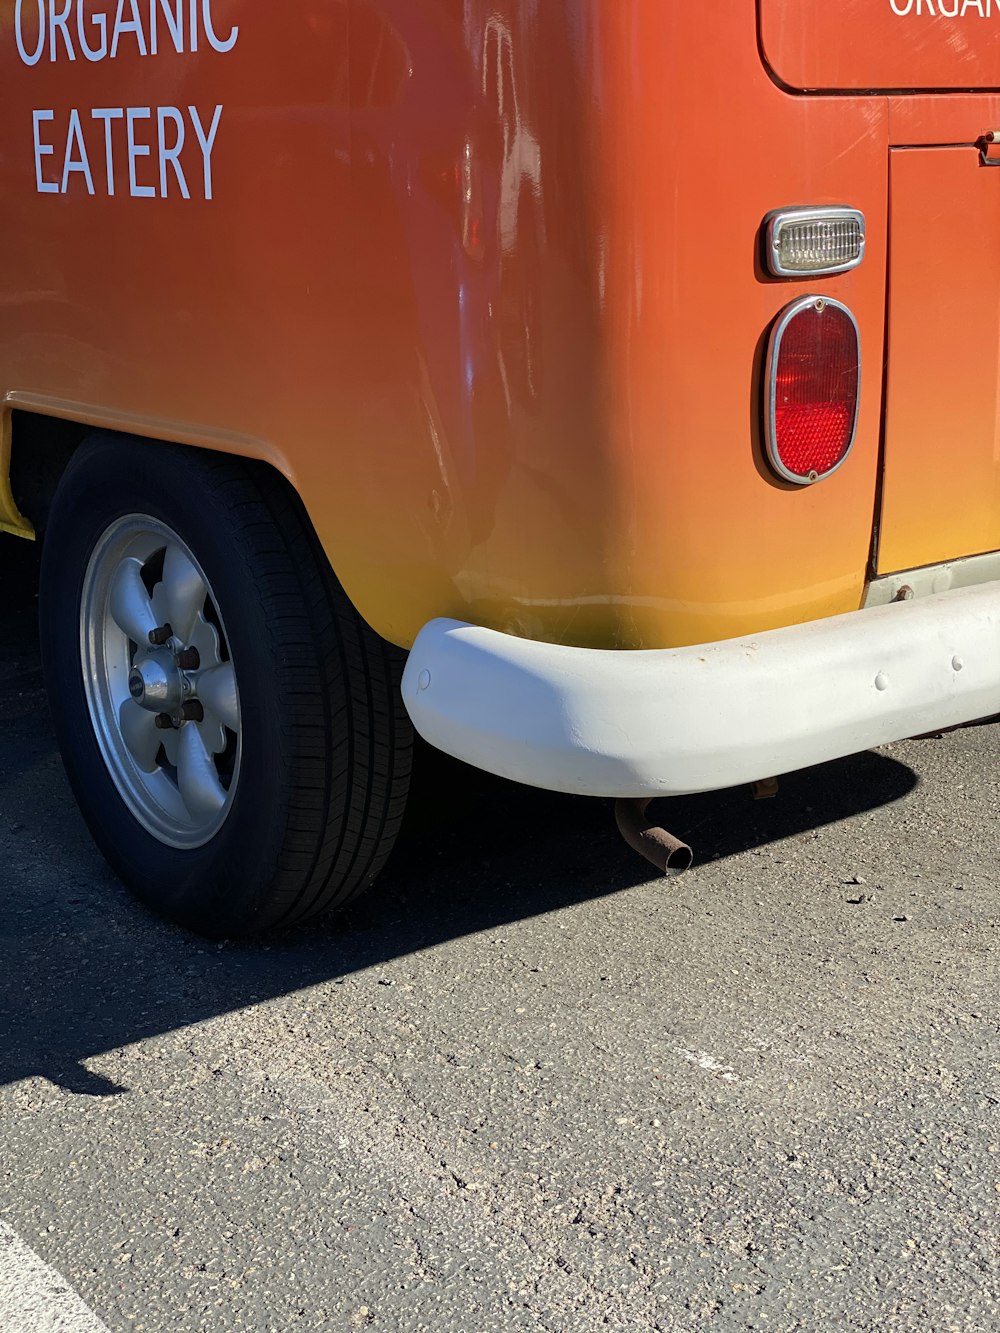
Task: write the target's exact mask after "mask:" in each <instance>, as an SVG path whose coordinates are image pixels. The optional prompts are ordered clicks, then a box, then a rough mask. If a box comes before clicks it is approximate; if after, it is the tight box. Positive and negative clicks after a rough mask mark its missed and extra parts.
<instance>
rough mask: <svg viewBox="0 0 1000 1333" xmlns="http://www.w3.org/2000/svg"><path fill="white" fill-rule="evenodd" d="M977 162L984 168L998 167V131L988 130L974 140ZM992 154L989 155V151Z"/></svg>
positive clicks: (999, 148) (999, 160) (999, 158)
mask: <svg viewBox="0 0 1000 1333" xmlns="http://www.w3.org/2000/svg"><path fill="white" fill-rule="evenodd" d="M976 147H977V148H978V149H979V160H980V162H981V163H982V164H983V166H984V167H1000V130H988V131H987V132H986V134H981V135H980V136H979V138H978V139H977V140H976ZM991 149H993V150H994V153H993V154H991V152H990V150H991Z"/></svg>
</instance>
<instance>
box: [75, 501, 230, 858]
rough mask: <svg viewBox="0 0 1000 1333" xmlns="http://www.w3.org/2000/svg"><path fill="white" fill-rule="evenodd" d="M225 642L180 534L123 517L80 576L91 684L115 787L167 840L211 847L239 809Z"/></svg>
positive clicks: (87, 684) (87, 685)
mask: <svg viewBox="0 0 1000 1333" xmlns="http://www.w3.org/2000/svg"><path fill="white" fill-rule="evenodd" d="M167 630H169V634H168V633H167ZM160 640H162V642H160ZM229 642H230V641H229V638H228V636H227V634H226V630H225V625H224V623H223V620H222V612H221V608H220V607H219V604H218V602H217V601H216V599H215V596H214V594H213V592H212V588H211V585H210V584H209V582H208V579H207V578H206V577H205V574H204V571H203V570H202V568H201V566H200V565H199V564H198V562H197V560H196V559H195V557H194V556H193V555H192V553H191V551H190V550H189V548H188V547H187V545H186V544H185V542H184V541H183V540H182V539H181V538H180V537H179V536H178V535H177V533H176V532H174V531H173V529H172V528H170V527H168V526H167V525H166V524H165V523H161V522H160V521H159V520H158V519H155V518H149V517H147V516H146V515H141V514H133V515H129V516H128V517H126V518H120V519H118V520H116V522H114V523H113V524H112V525H111V527H109V528H108V529H107V531H106V532H105V533H104V535H103V536H102V537H101V539H100V541H99V542H98V543H97V546H96V547H95V549H94V553H93V555H92V556H91V558H90V563H89V564H88V566H87V572H86V574H85V575H84V580H83V597H82V599H81V605H80V655H81V665H82V668H83V683H84V689H85V692H86V697H87V706H88V708H89V711H90V720H91V723H92V724H93V728H94V734H95V736H96V738H97V743H98V745H99V747H100V750H101V754H102V756H103V758H104V762H105V763H106V764H107V767H108V770H109V772H110V773H111V776H112V778H113V779H114V782H115V786H116V787H117V789H118V792H119V794H120V795H121V797H122V799H123V800H124V801H125V804H126V805H127V806H128V808H129V810H130V811H131V812H132V814H133V815H134V816H135V818H136V819H137V820H138V821H139V823H140V824H141V825H142V826H143V828H145V829H146V831H147V832H148V833H151V834H152V835H153V837H155V838H157V839H158V840H159V841H160V842H162V843H165V844H166V845H167V846H169V847H177V848H182V849H187V850H191V849H194V848H196V847H203V846H204V845H205V844H206V843H207V842H210V841H211V839H212V838H213V837H215V835H216V834H217V833H218V831H219V829H221V828H222V825H223V824H224V823H225V821H226V818H227V816H228V815H229V812H230V810H231V809H232V805H233V799H234V797H235V794H236V788H237V784H238V780H239V772H240V760H241V755H242V727H241V714H240V699H239V691H238V689H237V684H236V672H235V668H234V665H233V662H232V657H231V654H230V650H229Z"/></svg>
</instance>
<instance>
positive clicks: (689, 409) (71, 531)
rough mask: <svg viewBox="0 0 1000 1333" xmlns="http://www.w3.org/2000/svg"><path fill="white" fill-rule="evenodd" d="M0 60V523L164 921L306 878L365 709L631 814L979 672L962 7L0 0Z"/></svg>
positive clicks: (983, 467) (376, 749) (401, 774)
mask: <svg viewBox="0 0 1000 1333" xmlns="http://www.w3.org/2000/svg"><path fill="white" fill-rule="evenodd" d="M0 89H2V93H0V96H2V107H3V115H2V117H0V191H2V201H3V202H2V205H0V395H2V404H3V414H2V418H0V430H2V433H0V527H2V528H3V529H4V530H5V531H7V532H9V533H13V534H16V535H19V536H22V537H28V538H30V537H33V536H36V535H41V536H42V537H43V538H44V544H43V555H42V584H41V592H40V599H41V628H42V643H43V655H44V662H45V671H46V678H47V686H48V690H49V694H50V698H51V705H52V712H53V716H54V720H55V726H56V730H57V734H58V738H59V743H60V746H61V748H62V751H63V754H64V757H65V762H66V768H67V771H68V773H69V776H70V780H71V782H72V784H73V787H74V790H75V792H76V795H77V797H78V799H79V801H80V804H81V806H82V808H83V811H84V814H85V816H86V818H87V820H88V823H89V825H90V827H91V829H92V830H93V833H94V836H95V838H96V839H97V842H98V843H99V844H100V846H101V848H102V849H103V851H104V853H105V854H106V856H107V857H108V859H109V860H110V862H111V863H112V865H113V866H114V867H115V868H116V869H117V870H118V871H119V873H120V874H121V875H122V877H123V878H124V879H125V880H126V881H127V882H128V883H129V884H130V885H131V886H132V887H133V889H135V890H136V891H137V892H138V893H139V894H140V895H142V896H143V897H144V898H146V899H147V900H148V901H149V902H151V903H152V904H154V905H155V906H157V907H158V908H159V909H160V910H162V911H164V912H166V913H168V914H169V915H171V916H173V917H174V918H176V919H179V920H181V921H184V922H186V923H188V924H190V925H193V926H195V927H197V928H199V929H202V930H205V931H208V932H214V933H219V934H230V933H234V932H237V931H245V930H253V929H260V928H265V927H267V926H270V925H273V924H276V923H284V922H291V921H295V920H300V919H303V918H306V917H308V916H310V915H312V914H315V913H317V912H319V911H321V910H326V909H329V908H331V907H335V906H337V905H339V904H341V903H343V902H344V901H346V900H347V899H348V898H349V897H350V896H351V895H352V894H353V893H355V892H356V891H357V890H358V889H359V888H361V887H363V886H364V885H365V884H367V883H368V882H369V881H370V880H371V879H372V877H373V876H374V874H375V873H376V872H377V870H378V868H379V866H380V865H381V863H382V862H383V860H384V858H385V856H386V855H387V853H388V850H389V847H390V846H391V843H392V840H393V836H394V834H395V832H396V830H397V827H398V825H399V821H400V818H401V813H402V809H403V804H404V800H405V793H406V786H407V781H408V774H409V759H410V753H411V739H412V732H411V727H415V728H416V730H417V731H418V732H420V733H421V734H422V735H423V736H424V737H426V738H427V739H428V740H429V741H430V742H432V743H433V744H434V745H437V746H439V747H441V748H442V749H444V750H446V751H448V752H450V753H451V754H453V755H455V756H458V757H459V758H461V759H464V760H467V761H469V762H470V763H472V764H475V765H479V766H480V767H482V768H484V769H487V770H491V771H492V772H494V773H498V774H501V775H504V776H507V777H509V778H513V779H516V780H518V781H521V782H526V783H532V784H535V785H537V786H541V787H548V788H553V789H557V790H562V791H568V792H578V793H589V794H593V795H600V796H604V797H614V798H618V799H619V800H620V801H622V802H623V803H628V802H632V803H638V804H632V805H628V804H623V805H622V806H621V807H620V809H621V811H622V812H623V815H622V817H623V823H625V824H626V825H629V826H633V827H632V831H633V833H634V832H635V831H636V830H635V827H634V826H636V825H637V824H639V823H640V822H641V821H639V813H641V810H642V808H643V803H644V802H646V801H648V800H649V798H651V797H654V796H660V795H670V794H673V793H681V792H694V791H705V790H711V789H715V788H722V787H726V786H730V785H733V784H736V783H743V782H750V781H755V780H758V779H763V778H767V777H769V776H771V775H774V774H777V773H781V772H786V771H789V770H792V769H796V768H800V767H802V766H804V765H809V764H814V763H817V762H819V761H822V760H826V759H830V758H833V757H834V756H839V755H844V754H847V753H851V752H854V751H857V750H860V749H864V748H866V747H868V746H872V745H877V744H879V743H882V742H886V741H891V740H893V739H896V738H900V737H904V736H908V735H912V734H915V733H919V732H926V731H928V730H930V729H932V728H940V727H944V726H952V725H956V724H960V723H963V722H966V721H969V720H971V719H975V718H981V717H984V716H988V715H992V714H994V713H996V712H998V711H1000V582H998V581H1000V431H998V424H1000V423H998V411H1000V313H998V312H1000V244H998V238H1000V171H996V170H994V169H993V168H994V167H995V165H997V162H998V161H1000V144H997V143H996V142H995V141H997V140H998V139H1000V0H843V2H842V3H840V4H830V3H828V2H826V0H797V2H796V3H795V4H790V3H786V0H757V3H756V4H755V3H754V0H717V2H716V3H715V4H712V5H706V4H693V3H690V0H283V2H282V3H281V4H271V5H263V4H260V5H255V6H248V5H241V4H238V3H236V0H0ZM400 650H404V651H405V655H406V665H405V672H404V673H403V674H402V676H401V678H400V670H401V667H402V663H403V659H404V652H401V651H400ZM640 831H641V829H640ZM674 850H675V851H676V850H677V849H674ZM671 854H672V853H671V849H670V845H669V842H668V843H667V844H665V847H664V853H663V856H664V860H665V859H666V857H667V856H668V855H671ZM680 854H681V859H683V857H684V851H683V849H680Z"/></svg>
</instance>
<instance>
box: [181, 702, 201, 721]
mask: <svg viewBox="0 0 1000 1333" xmlns="http://www.w3.org/2000/svg"><path fill="white" fill-rule="evenodd" d="M181 717H183V719H184V721H185V722H204V721H205V710H204V708H202V706H201V704H200V703H199V702H198V700H197V699H189V700H188V701H187V703H186V704H185V705H184V707H183V708H182V709H181Z"/></svg>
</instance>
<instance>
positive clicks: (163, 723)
mask: <svg viewBox="0 0 1000 1333" xmlns="http://www.w3.org/2000/svg"><path fill="white" fill-rule="evenodd" d="M173 726H174V719H173V718H172V717H171V716H170V714H169V713H157V715H156V730H157V731H172V730H173Z"/></svg>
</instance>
